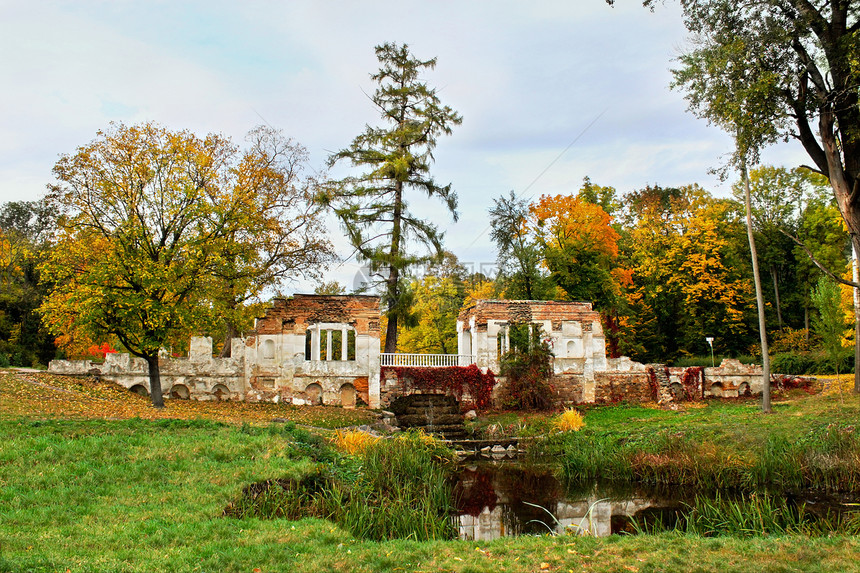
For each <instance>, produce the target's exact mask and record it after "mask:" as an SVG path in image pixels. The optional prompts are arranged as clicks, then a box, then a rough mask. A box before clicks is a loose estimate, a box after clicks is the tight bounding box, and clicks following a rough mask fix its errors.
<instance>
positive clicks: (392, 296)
mask: <svg viewBox="0 0 860 573" xmlns="http://www.w3.org/2000/svg"><path fill="white" fill-rule="evenodd" d="M376 57H377V59H378V60H379V64H380V68H379V71H378V72H377V73H375V74H373V75H371V79H373V80H374V81H375V82H376V83H377V84H378V87H377V89H376V92H375V93H374V94H373V96H372V97H371V101H372V102H373V104H374V105H375V106H376V108H377V109H378V111H379V113H380V115H381V117H382V119H383V121H384V123H385V126H384V127H371V126H367V127H366V128H365V130H364V132H363V133H362V134H361V135H359V136H357V137H356V138H355V139H354V140H353V141H352V144H351V145H350V146H349V147H348V148H346V149H343V150H341V151H338V152H337V153H335V154H333V155H332V156H331V157H330V159H329V163H330V165H334V164H336V163H338V162H341V161H346V162H348V163H349V164H350V165H352V166H353V167H360V168H365V169H367V171H366V172H365V173H363V174H361V175H357V176H352V177H347V178H345V179H342V180H341V181H339V182H337V184H334V185H331V186H329V188H328V192H327V193H326V194H325V201H326V202H327V203H328V204H329V205H331V207H332V209H333V210H334V213H335V214H336V215H337V217H338V218H339V220H340V222H341V224H342V225H343V228H344V229H345V230H346V234H347V237H348V238H349V241H350V243H351V244H352V246H353V248H354V249H355V250H356V252H357V253H358V255H359V258H360V259H362V260H364V261H367V262H369V263H370V268H371V271H372V272H373V273H374V274H375V276H376V277H377V278H378V281H379V282H380V283H381V285H382V286H383V288H384V292H383V299H384V304H385V305H386V306H387V318H388V321H387V327H386V333H385V352H395V351H396V349H397V329H398V324H399V323H400V322H401V321H402V320H404V319H405V318H406V317H407V316H408V315H409V312H410V308H409V302H410V301H409V300H408V298H407V297H405V296H404V295H405V294H406V292H407V291H408V285H407V284H406V283H405V282H404V276H403V275H404V271H405V269H407V268H408V267H409V266H411V265H416V264H419V263H427V262H428V261H429V260H431V259H432V258H433V257H434V256H435V257H438V256H440V255H441V254H442V233H441V232H439V230H438V229H437V228H436V226H435V225H434V224H432V223H431V222H429V221H427V220H424V219H422V218H421V217H419V216H417V215H415V214H414V213H413V212H412V211H411V210H410V209H409V202H408V197H407V192H408V191H410V190H411V191H417V192H421V193H423V194H425V195H426V196H427V197H430V198H437V199H439V200H441V201H442V202H443V203H444V204H445V206H446V208H447V209H448V211H449V212H450V213H451V215H452V216H453V217H454V219H455V220H456V219H457V195H456V193H455V192H454V190H453V189H452V188H451V185H450V184H448V185H438V184H437V183H436V182H435V181H434V179H433V178H432V177H431V175H430V164H431V163H432V161H433V150H434V148H435V147H436V142H437V139H438V137H439V136H440V135H449V134H450V133H451V131H452V127H453V126H455V125H459V124H460V123H461V122H462V118H461V117H460V115H459V114H458V113H457V112H455V111H454V110H453V109H451V108H450V107H448V106H445V105H442V103H441V101H440V100H439V97H438V96H437V94H436V90H435V89H434V88H431V87H430V86H429V85H428V84H427V83H426V82H425V81H423V80H422V78H421V73H422V72H424V71H425V70H431V69H433V68H434V67H435V66H436V59H435V58H433V59H430V60H420V59H417V58H415V57H414V56H413V55H412V54H411V53H410V52H409V48H408V46H406V45H405V44H404V45H397V44H393V43H386V44H383V45H381V46H377V47H376ZM415 243H418V244H420V245H422V246H423V247H424V249H423V251H415V250H412V249H410V246H412V245H414V244H415Z"/></svg>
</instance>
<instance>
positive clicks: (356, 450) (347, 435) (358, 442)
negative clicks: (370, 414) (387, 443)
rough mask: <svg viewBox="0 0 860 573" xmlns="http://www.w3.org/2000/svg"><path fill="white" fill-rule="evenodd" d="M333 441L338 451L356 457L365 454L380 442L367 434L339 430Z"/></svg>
mask: <svg viewBox="0 0 860 573" xmlns="http://www.w3.org/2000/svg"><path fill="white" fill-rule="evenodd" d="M331 441H332V443H333V444H334V445H335V446H336V447H337V448H338V449H340V450H343V451H344V452H346V453H348V454H351V455H354V454H360V453H362V452H364V451H365V450H366V449H367V448H368V447H370V446H371V445H372V444H375V443H376V442H378V441H379V438H377V437H376V436H372V435H370V434H368V433H367V432H358V431H346V432H344V431H341V430H338V431H337V432H336V433H335V435H334V437H333V438H332V440H331Z"/></svg>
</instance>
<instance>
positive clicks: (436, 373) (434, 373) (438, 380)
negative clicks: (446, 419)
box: [382, 364, 496, 409]
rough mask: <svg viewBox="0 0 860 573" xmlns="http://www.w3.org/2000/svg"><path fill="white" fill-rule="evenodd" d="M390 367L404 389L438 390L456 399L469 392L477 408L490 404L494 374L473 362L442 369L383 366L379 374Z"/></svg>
mask: <svg viewBox="0 0 860 573" xmlns="http://www.w3.org/2000/svg"><path fill="white" fill-rule="evenodd" d="M389 370H390V371H392V372H394V373H395V374H396V375H397V378H398V379H399V380H400V382H401V383H402V384H403V385H404V386H405V387H406V388H410V389H416V390H420V391H422V392H433V391H441V392H444V393H445V394H450V395H452V396H454V397H455V398H457V400H458V401H460V400H461V399H462V398H463V393H464V392H466V391H468V393H469V396H471V397H472V400H473V401H474V403H475V407H476V408H478V409H484V408H488V407H490V405H491V403H492V399H493V387H494V386H495V385H496V377H495V375H493V373H492V372H491V371H489V370H488V371H487V373H486V374H484V373H483V372H481V369H480V368H478V367H477V366H476V365H475V364H470V365H469V366H449V367H445V368H410V367H406V366H386V367H384V368H383V369H382V376H383V377H384V376H385V373H386V371H389Z"/></svg>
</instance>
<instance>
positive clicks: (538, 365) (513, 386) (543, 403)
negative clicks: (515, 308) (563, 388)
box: [499, 325, 555, 410]
mask: <svg viewBox="0 0 860 573" xmlns="http://www.w3.org/2000/svg"><path fill="white" fill-rule="evenodd" d="M518 326H519V328H517V327H518ZM523 328H525V329H526V330H525V335H523V334H522V329H523ZM515 334H516V335H517V336H515ZM510 336H511V350H510V352H508V353H507V354H505V355H504V356H503V357H502V359H501V364H500V365H499V374H500V375H501V376H503V377H504V378H505V380H506V383H505V386H504V387H503V388H502V391H501V395H500V397H499V400H500V402H501V405H502V406H503V407H504V408H511V409H515V410H549V409H551V408H552V407H553V406H554V405H555V392H554V391H553V388H552V386H551V385H550V383H549V379H550V378H551V377H552V350H551V349H550V347H549V344H548V343H547V342H545V341H544V340H543V335H542V332H541V330H540V328H539V327H537V326H535V327H533V328H532V329H531V330H530V331H529V330H528V328H527V326H526V325H512V326H511V329H510Z"/></svg>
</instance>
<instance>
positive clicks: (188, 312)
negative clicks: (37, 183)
mask: <svg viewBox="0 0 860 573" xmlns="http://www.w3.org/2000/svg"><path fill="white" fill-rule="evenodd" d="M255 153H256V151H255V149H254V148H253V146H252V149H251V150H250V151H249V152H248V153H247V154H239V152H238V150H237V149H236V147H235V146H234V145H232V144H231V143H230V141H229V140H227V139H225V138H224V137H221V136H219V135H213V134H210V135H207V136H205V137H202V138H201V137H197V136H195V135H194V134H192V133H190V132H188V131H170V130H168V129H166V128H164V127H162V126H159V125H156V124H152V123H150V124H144V125H140V126H132V127H128V126H125V125H122V124H114V125H112V126H111V128H110V129H108V130H106V131H102V132H99V133H98V135H97V137H96V139H95V140H93V141H92V142H91V143H89V144H87V145H84V146H82V147H80V148H79V149H78V150H77V152H76V153H75V154H74V155H65V156H62V157H61V159H60V160H59V161H58V162H57V164H56V166H55V167H54V174H55V176H56V178H57V180H58V183H57V184H56V185H54V186H53V187H52V189H51V193H50V199H51V201H53V203H54V205H55V206H56V208H57V210H58V211H59V212H60V213H61V214H62V216H61V218H60V222H59V226H60V229H59V235H58V237H57V239H56V244H55V245H54V248H53V249H52V250H51V254H50V256H49V257H48V259H47V260H46V261H45V263H44V264H43V265H42V273H43V278H44V279H46V280H47V281H48V284H49V285H50V288H51V290H50V293H49V295H48V297H47V299H46V300H45V302H44V303H43V305H42V307H41V310H42V312H43V314H44V317H45V320H46V321H47V323H48V324H49V326H50V327H51V328H52V329H53V330H54V331H55V332H57V333H61V332H64V331H67V330H68V329H75V330H78V331H81V332H84V333H90V334H93V335H97V336H101V335H106V334H109V335H113V336H116V337H117V339H118V340H119V341H120V343H121V344H122V345H123V346H124V347H125V348H126V349H127V350H128V351H129V352H131V353H132V354H134V355H136V356H139V357H141V358H143V359H144V360H145V361H146V362H147V365H148V368H149V378H150V391H151V395H152V403H153V405H154V406H156V407H159V408H160V407H163V406H164V402H163V396H162V389H161V379H160V370H159V363H158V356H159V351H160V350H161V349H162V348H163V347H164V346H166V345H167V344H168V343H170V342H171V341H174V340H177V339H178V338H180V337H181V338H183V339H184V338H185V337H186V336H187V335H188V334H189V333H193V332H195V331H197V330H199V329H201V328H202V325H205V324H207V323H208V322H210V321H211V317H212V315H213V314H215V315H216V316H218V315H221V316H224V314H225V313H227V312H229V310H230V309H229V308H228V307H229V305H228V304H225V297H224V296H223V294H222V292H221V291H222V289H223V287H224V280H225V278H230V279H234V282H233V284H234V286H235V285H242V284H245V283H242V282H240V281H239V280H238V278H242V279H243V280H245V278H246V277H245V275H246V274H248V269H249V268H250V266H251V265H252V264H253V263H254V261H255V259H254V254H253V252H251V251H249V250H248V247H247V246H246V245H237V244H235V243H236V242H237V241H247V240H251V239H252V238H253V237H255V236H256V234H262V235H263V236H262V237H261V242H263V243H265V241H267V240H269V239H268V238H267V237H265V233H266V232H268V231H269V229H267V228H265V225H263V224H261V222H265V221H266V220H267V219H266V218H260V217H259V214H260V213H261V209H260V202H259V201H260V198H259V194H260V193H261V192H265V191H266V190H267V186H266V185H265V184H261V185H256V184H254V185H252V184H249V183H248V182H247V181H248V180H252V181H258V180H260V179H266V178H268V177H271V176H272V174H271V173H270V172H269V169H275V168H274V167H272V165H273V162H269V161H258V159H260V158H259V157H257V156H256V155H255ZM275 170H276V169H275ZM298 239H299V240H301V238H300V237H298ZM273 240H274V239H273ZM279 240H282V241H289V240H291V238H287V237H282V238H280V239H279ZM237 259H241V260H237ZM237 269H239V270H241V271H242V273H241V274H237V273H236V270H237ZM268 272H269V270H268V269H266V268H265V267H263V268H262V270H261V272H260V274H258V275H257V276H258V278H260V279H261V280H264V281H265V280H268V278H267V277H270V276H271V275H270V274H267V273H268ZM248 280H251V279H248ZM237 292H238V291H237ZM243 295H244V293H243ZM232 296H236V294H235V293H233V295H232ZM234 300H235V299H234Z"/></svg>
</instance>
